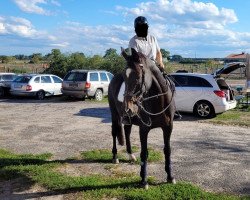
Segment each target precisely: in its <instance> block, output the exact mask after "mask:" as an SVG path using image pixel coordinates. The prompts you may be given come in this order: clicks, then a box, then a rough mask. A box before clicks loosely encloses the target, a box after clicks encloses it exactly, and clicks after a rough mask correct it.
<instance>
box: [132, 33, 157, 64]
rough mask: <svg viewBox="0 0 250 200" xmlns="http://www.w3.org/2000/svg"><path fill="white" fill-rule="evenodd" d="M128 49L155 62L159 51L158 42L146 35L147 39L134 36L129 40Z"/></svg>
mask: <svg viewBox="0 0 250 200" xmlns="http://www.w3.org/2000/svg"><path fill="white" fill-rule="evenodd" d="M128 47H129V48H134V49H135V50H136V51H138V52H141V53H143V54H144V55H145V56H147V57H148V58H150V59H152V60H156V53H157V51H160V47H159V45H158V42H157V40H156V38H155V37H154V36H152V35H148V36H147V38H143V37H138V36H137V35H135V36H134V37H132V38H131V39H130V41H129V45H128Z"/></svg>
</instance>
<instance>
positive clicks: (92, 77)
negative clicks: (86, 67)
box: [89, 72, 99, 81]
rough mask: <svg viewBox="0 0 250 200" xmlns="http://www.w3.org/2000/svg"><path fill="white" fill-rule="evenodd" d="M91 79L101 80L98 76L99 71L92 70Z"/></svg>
mask: <svg viewBox="0 0 250 200" xmlns="http://www.w3.org/2000/svg"><path fill="white" fill-rule="evenodd" d="M89 80H90V81H99V78H98V73H97V72H94V73H93V72H92V73H90V74H89Z"/></svg>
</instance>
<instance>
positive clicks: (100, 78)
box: [62, 70, 113, 101]
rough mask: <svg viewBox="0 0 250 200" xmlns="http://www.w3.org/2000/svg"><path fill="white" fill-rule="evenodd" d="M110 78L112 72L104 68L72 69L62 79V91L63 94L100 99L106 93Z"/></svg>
mask: <svg viewBox="0 0 250 200" xmlns="http://www.w3.org/2000/svg"><path fill="white" fill-rule="evenodd" d="M112 78H113V74H111V73H110V72H107V71H104V70H72V71H70V72H68V73H67V74H66V76H65V77H64V79H63V83H62V93H63V95H65V96H71V97H77V98H82V99H85V98H94V99H96V100H97V101H101V100H102V99H103V96H106V95H107V94H108V86H109V83H110V81H111V79H112Z"/></svg>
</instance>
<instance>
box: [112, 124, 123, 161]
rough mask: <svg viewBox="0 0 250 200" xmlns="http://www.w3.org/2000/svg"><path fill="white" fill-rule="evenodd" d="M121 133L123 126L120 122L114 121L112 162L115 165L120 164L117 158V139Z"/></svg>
mask: <svg viewBox="0 0 250 200" xmlns="http://www.w3.org/2000/svg"><path fill="white" fill-rule="evenodd" d="M119 131H122V125H121V124H120V123H119V122H118V121H112V137H113V148H112V154H113V159H112V162H113V163H114V164H118V163H119V159H118V157H117V147H116V139H117V135H118V132H119Z"/></svg>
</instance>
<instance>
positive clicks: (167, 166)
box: [162, 123, 176, 184]
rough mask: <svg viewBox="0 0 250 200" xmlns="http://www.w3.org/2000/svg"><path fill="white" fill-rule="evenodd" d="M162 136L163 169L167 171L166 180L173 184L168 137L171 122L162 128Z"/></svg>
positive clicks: (170, 131) (169, 135) (171, 127)
mask: <svg viewBox="0 0 250 200" xmlns="http://www.w3.org/2000/svg"><path fill="white" fill-rule="evenodd" d="M162 130H163V138H164V155H165V171H166V173H167V182H168V183H173V184H175V183H176V182H175V179H174V177H173V176H172V167H171V147H170V137H171V133H172V130H173V123H171V124H170V125H169V126H165V127H164V128H162Z"/></svg>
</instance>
